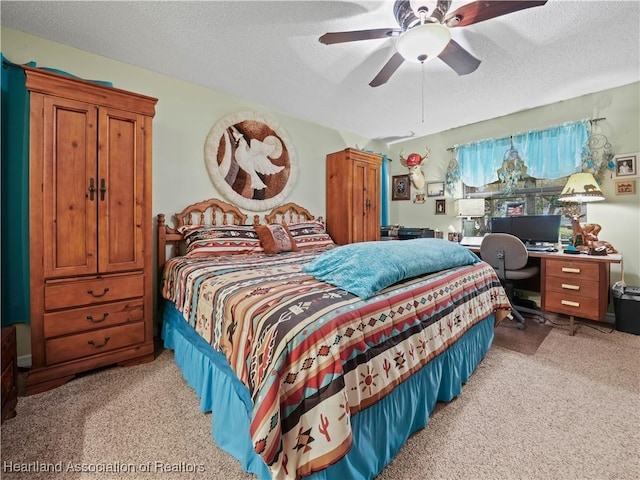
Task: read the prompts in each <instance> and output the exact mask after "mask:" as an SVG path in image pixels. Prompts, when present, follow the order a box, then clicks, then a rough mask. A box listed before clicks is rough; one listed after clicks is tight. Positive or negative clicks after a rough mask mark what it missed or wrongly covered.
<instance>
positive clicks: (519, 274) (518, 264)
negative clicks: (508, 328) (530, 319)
mask: <svg viewBox="0 0 640 480" xmlns="http://www.w3.org/2000/svg"><path fill="white" fill-rule="evenodd" d="M480 257H481V258H482V260H484V261H485V262H487V263H488V264H489V265H491V266H492V267H493V268H494V269H495V271H496V273H497V274H498V277H499V278H500V282H501V283H502V286H503V287H504V289H505V291H506V292H507V296H508V297H509V300H510V301H511V306H512V309H511V315H512V316H513V317H514V318H515V319H516V320H517V321H518V328H519V329H523V328H525V326H526V323H525V320H524V317H523V316H522V314H521V313H520V312H524V313H532V314H534V315H538V316H540V311H538V310H534V309H532V308H527V307H523V306H520V305H516V304H514V282H515V281H518V280H525V279H527V278H531V277H534V276H535V275H537V274H538V271H539V270H540V269H539V268H538V267H535V266H533V267H527V261H528V259H529V253H528V252H527V249H526V248H525V246H524V243H522V240H520V239H519V238H518V237H515V236H513V235H509V234H508V233H489V234H487V235H485V237H484V238H483V239H482V243H481V244H480Z"/></svg>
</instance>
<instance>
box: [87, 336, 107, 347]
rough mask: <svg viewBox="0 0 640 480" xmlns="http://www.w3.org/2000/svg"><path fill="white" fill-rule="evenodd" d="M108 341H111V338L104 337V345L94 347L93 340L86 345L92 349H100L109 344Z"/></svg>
mask: <svg viewBox="0 0 640 480" xmlns="http://www.w3.org/2000/svg"><path fill="white" fill-rule="evenodd" d="M109 340H111V337H104V343H101V344H100V345H96V343H95V342H94V341H93V340H89V341H88V342H87V343H88V344H89V345H91V346H92V347H94V348H102V347H104V346H105V345H106V344H107V343H108V342H109Z"/></svg>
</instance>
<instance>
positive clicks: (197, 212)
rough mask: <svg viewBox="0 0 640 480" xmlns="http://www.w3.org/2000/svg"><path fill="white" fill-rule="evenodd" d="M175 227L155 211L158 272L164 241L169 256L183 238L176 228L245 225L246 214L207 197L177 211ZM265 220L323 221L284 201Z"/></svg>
mask: <svg viewBox="0 0 640 480" xmlns="http://www.w3.org/2000/svg"><path fill="white" fill-rule="evenodd" d="M173 217H174V218H175V227H170V226H169V225H167V223H166V217H165V214H164V213H160V214H158V272H162V269H163V268H164V264H165V263H166V261H167V245H169V246H171V247H172V248H173V252H172V254H171V256H172V257H173V256H176V255H178V254H179V246H180V242H181V241H182V240H184V235H182V234H181V233H180V232H179V231H178V228H179V227H181V226H183V225H214V226H215V225H248V224H249V223H248V222H247V220H248V218H249V216H248V215H247V214H245V213H243V212H242V211H241V210H240V209H239V208H238V207H236V206H235V205H231V204H230V203H227V202H224V201H222V200H218V199H217V198H210V199H208V200H203V201H202V202H198V203H194V204H193V205H189V206H188V207H186V208H185V209H184V210H182V211H181V212H178V213H176V214H175V215H174V216H173ZM264 218H265V223H267V224H269V223H284V224H290V223H298V222H305V221H310V220H316V221H319V222H322V221H323V220H322V217H318V218H317V219H316V218H315V217H314V216H313V215H312V214H311V213H310V212H309V210H307V209H306V208H304V207H301V206H300V205H297V204H295V203H286V204H284V205H280V206H279V207H276V208H274V209H273V210H271V211H270V212H269V213H267V214H266V215H265V216H264ZM252 224H253V225H259V224H260V217H259V216H258V215H254V216H253V222H252Z"/></svg>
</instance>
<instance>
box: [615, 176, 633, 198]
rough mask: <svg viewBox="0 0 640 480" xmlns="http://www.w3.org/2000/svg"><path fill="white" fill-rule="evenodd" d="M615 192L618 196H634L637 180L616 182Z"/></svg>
mask: <svg viewBox="0 0 640 480" xmlns="http://www.w3.org/2000/svg"><path fill="white" fill-rule="evenodd" d="M615 191H616V195H634V194H635V193H636V181H635V179H628V180H616V181H615Z"/></svg>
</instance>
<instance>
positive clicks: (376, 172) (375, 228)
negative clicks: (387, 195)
mask: <svg viewBox="0 0 640 480" xmlns="http://www.w3.org/2000/svg"><path fill="white" fill-rule="evenodd" d="M366 193H367V199H366V200H365V212H366V220H365V223H364V225H365V227H364V236H365V240H364V241H365V242H371V241H374V240H380V201H381V198H380V169H379V168H377V167H373V166H372V165H369V168H368V169H367V177H366Z"/></svg>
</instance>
